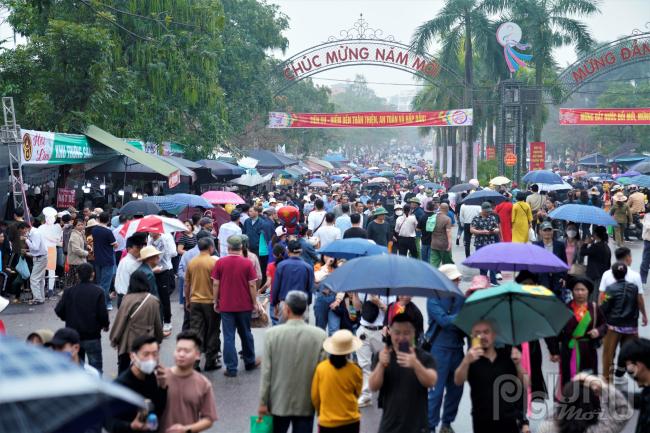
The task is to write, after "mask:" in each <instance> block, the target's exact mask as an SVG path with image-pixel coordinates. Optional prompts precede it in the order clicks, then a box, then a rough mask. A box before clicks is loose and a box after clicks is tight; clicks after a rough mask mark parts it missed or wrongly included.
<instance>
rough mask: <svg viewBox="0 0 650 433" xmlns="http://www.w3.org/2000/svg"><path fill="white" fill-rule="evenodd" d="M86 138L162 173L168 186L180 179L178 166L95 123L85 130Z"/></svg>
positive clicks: (174, 184) (177, 182) (178, 181)
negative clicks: (144, 150) (146, 151)
mask: <svg viewBox="0 0 650 433" xmlns="http://www.w3.org/2000/svg"><path fill="white" fill-rule="evenodd" d="M85 135H86V136H87V137H88V138H91V139H93V140H95V141H97V142H98V143H100V144H103V145H104V146H106V147H109V148H111V149H113V150H114V151H116V152H118V153H120V154H122V155H124V156H128V157H129V158H131V159H133V160H135V161H137V162H139V163H140V164H142V165H144V166H147V167H149V168H150V169H152V170H154V171H155V172H157V173H160V174H162V175H163V176H166V177H167V178H168V183H169V187H170V188H173V187H175V186H176V185H178V184H179V183H180V181H181V174H180V170H179V169H178V167H175V166H174V165H172V164H170V163H169V162H167V161H165V160H163V159H161V158H158V157H157V156H156V155H152V154H149V153H145V152H143V151H141V150H139V149H136V148H135V147H133V146H131V145H130V144H128V143H127V142H126V141H124V140H121V139H119V138H117V137H115V136H114V135H112V134H109V133H108V132H106V131H104V130H103V129H101V128H98V127H97V126H95V125H90V126H89V127H88V128H87V129H86V132H85Z"/></svg>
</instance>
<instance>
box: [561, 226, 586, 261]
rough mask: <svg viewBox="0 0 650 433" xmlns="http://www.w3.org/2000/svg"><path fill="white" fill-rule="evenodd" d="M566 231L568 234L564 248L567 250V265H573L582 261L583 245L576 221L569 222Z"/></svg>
mask: <svg viewBox="0 0 650 433" xmlns="http://www.w3.org/2000/svg"><path fill="white" fill-rule="evenodd" d="M564 233H565V234H566V239H565V248H564V250H565V252H566V262H567V265H569V266H571V265H572V264H574V263H577V262H579V261H580V260H579V257H580V247H581V246H582V242H581V241H580V238H579V237H578V226H576V225H575V224H574V223H571V222H570V223H568V224H567V225H566V231H565V232H564Z"/></svg>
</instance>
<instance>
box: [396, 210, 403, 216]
mask: <svg viewBox="0 0 650 433" xmlns="http://www.w3.org/2000/svg"><path fill="white" fill-rule="evenodd" d="M395 215H397V216H402V215H404V212H403V211H401V210H396V211H395Z"/></svg>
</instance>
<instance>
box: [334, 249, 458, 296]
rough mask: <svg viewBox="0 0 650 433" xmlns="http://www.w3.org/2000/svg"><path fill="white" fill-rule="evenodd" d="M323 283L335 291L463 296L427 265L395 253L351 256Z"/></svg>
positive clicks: (384, 294)
mask: <svg viewBox="0 0 650 433" xmlns="http://www.w3.org/2000/svg"><path fill="white" fill-rule="evenodd" d="M323 284H324V285H325V287H327V288H329V289H330V290H333V291H335V292H361V293H368V294H371V295H383V296H391V295H405V296H434V295H436V294H438V295H441V296H450V295H457V296H463V293H462V292H461V291H460V289H459V288H458V287H456V285H455V284H454V283H452V282H451V281H450V280H449V279H448V278H447V277H446V276H444V275H443V274H442V273H441V272H440V271H438V270H437V269H436V268H434V267H433V266H431V265H430V264H428V263H425V262H423V261H422V260H417V259H412V258H410V257H405V256H398V255H395V254H382V255H378V256H370V257H359V258H358V259H352V260H350V261H349V262H347V263H346V264H345V265H343V266H341V267H339V268H337V269H336V270H335V271H334V272H332V273H331V274H330V275H329V276H328V277H327V278H325V280H323Z"/></svg>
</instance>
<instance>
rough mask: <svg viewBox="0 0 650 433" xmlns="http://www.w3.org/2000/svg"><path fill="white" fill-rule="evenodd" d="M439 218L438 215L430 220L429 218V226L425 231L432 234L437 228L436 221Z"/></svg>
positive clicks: (434, 215)
mask: <svg viewBox="0 0 650 433" xmlns="http://www.w3.org/2000/svg"><path fill="white" fill-rule="evenodd" d="M437 217H438V214H435V213H434V214H433V215H431V216H430V217H429V218H427V224H426V227H425V230H426V231H428V232H432V231H433V230H434V229H435V228H436V219H437Z"/></svg>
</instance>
